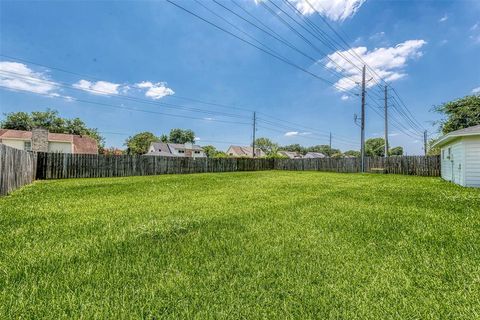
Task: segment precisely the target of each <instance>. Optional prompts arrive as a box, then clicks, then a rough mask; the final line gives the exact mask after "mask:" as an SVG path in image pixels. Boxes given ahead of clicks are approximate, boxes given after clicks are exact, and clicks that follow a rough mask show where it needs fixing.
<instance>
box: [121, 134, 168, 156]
mask: <svg viewBox="0 0 480 320" xmlns="http://www.w3.org/2000/svg"><path fill="white" fill-rule="evenodd" d="M158 141H160V139H159V138H158V137H157V136H155V135H154V134H153V133H151V132H148V131H145V132H140V133H137V134H136V135H134V136H131V137H128V138H127V140H125V143H124V144H125V145H126V146H127V153H128V154H145V153H147V151H148V148H149V147H150V144H151V143H152V142H158Z"/></svg>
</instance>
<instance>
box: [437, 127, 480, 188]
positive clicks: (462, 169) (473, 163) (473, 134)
mask: <svg viewBox="0 0 480 320" xmlns="http://www.w3.org/2000/svg"><path fill="white" fill-rule="evenodd" d="M432 147H435V148H440V159H441V160H440V161H441V170H440V171H441V174H442V178H443V179H445V180H448V181H451V182H454V183H456V184H459V185H461V186H464V187H480V125H477V126H473V127H469V128H465V129H461V130H457V131H453V132H450V133H448V134H446V135H444V136H442V137H440V139H438V140H437V141H436V142H435V143H434V144H433V145H432Z"/></svg>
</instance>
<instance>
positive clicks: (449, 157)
mask: <svg viewBox="0 0 480 320" xmlns="http://www.w3.org/2000/svg"><path fill="white" fill-rule="evenodd" d="M451 158H452V148H448V155H447V159H451Z"/></svg>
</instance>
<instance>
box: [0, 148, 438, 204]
mask: <svg viewBox="0 0 480 320" xmlns="http://www.w3.org/2000/svg"><path fill="white" fill-rule="evenodd" d="M365 169H366V172H375V173H396V174H408V175H420V176H440V158H439V157H438V156H429V157H423V156H403V157H389V158H380V157H375V158H366V161H365ZM261 170H297V171H306V170H314V171H330V172H350V173H355V172H360V159H359V158H340V159H336V158H323V159H248V158H225V159H223V158H218V159H217V158H214V159H207V158H196V159H193V158H184V157H156V156H136V155H121V156H105V155H86V154H68V153H43V152H38V153H32V152H27V151H22V150H17V149H13V148H10V147H7V146H4V145H2V144H0V195H5V194H7V193H9V192H11V191H13V190H14V189H16V188H18V187H21V186H23V185H25V184H28V183H31V182H32V181H33V180H34V179H64V178H101V177H128V176H144V175H159V174H185V173H202V172H234V171H261Z"/></svg>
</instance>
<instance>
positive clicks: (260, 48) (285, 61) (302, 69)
mask: <svg viewBox="0 0 480 320" xmlns="http://www.w3.org/2000/svg"><path fill="white" fill-rule="evenodd" d="M166 1H167V2H168V3H170V4H172V5H174V6H176V7H177V8H179V9H181V10H183V11H185V12H187V13H188V14H190V15H192V16H194V17H196V18H198V19H200V20H202V21H204V22H205V23H207V24H209V25H211V26H213V27H215V28H217V29H218V30H220V31H223V32H225V33H227V34H229V35H231V36H232V37H234V38H236V39H238V40H240V41H242V42H244V43H246V44H248V45H250V46H252V47H254V48H256V49H258V50H260V51H262V52H264V53H266V54H268V55H270V56H272V57H274V58H276V59H278V60H280V61H282V62H284V63H285V64H287V65H290V66H292V67H294V68H297V69H298V70H300V71H302V72H304V73H306V74H309V75H310V76H312V77H314V78H316V79H318V80H320V81H322V82H325V83H328V84H330V85H332V86H334V87H335V88H337V89H338V90H340V91H343V92H345V93H347V94H348V93H349V89H345V88H343V87H341V86H338V85H337V84H335V83H334V82H332V81H330V80H327V79H325V78H322V77H320V76H319V75H317V74H315V73H313V72H310V71H308V70H307V69H305V68H303V67H301V66H299V65H297V64H295V63H294V62H291V61H289V60H287V59H285V58H283V57H281V56H278V55H277V54H274V53H271V52H269V51H268V50H265V49H263V48H262V47H259V46H257V45H255V44H254V43H252V42H250V41H248V40H246V39H243V38H242V37H240V36H238V35H236V34H234V33H232V32H230V31H228V30H226V29H225V28H222V27H220V26H218V25H217V24H215V23H213V22H211V21H209V20H207V19H205V18H203V17H201V16H200V15H198V14H196V13H194V12H192V11H190V10H188V9H187V8H185V7H183V6H181V5H179V4H177V3H175V2H173V1H171V0H166Z"/></svg>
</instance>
